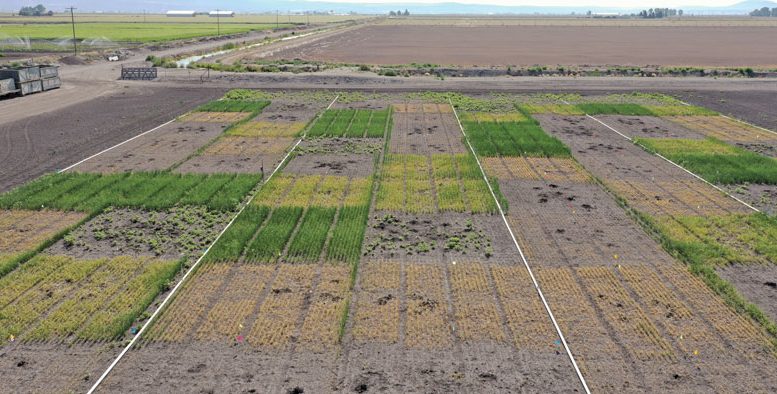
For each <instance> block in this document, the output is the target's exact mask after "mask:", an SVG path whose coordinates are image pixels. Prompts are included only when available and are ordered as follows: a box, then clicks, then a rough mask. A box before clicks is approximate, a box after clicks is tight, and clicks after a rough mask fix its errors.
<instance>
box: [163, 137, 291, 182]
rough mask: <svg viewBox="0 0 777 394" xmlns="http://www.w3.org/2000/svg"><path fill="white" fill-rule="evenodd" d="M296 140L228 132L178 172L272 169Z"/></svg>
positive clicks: (238, 171)
mask: <svg viewBox="0 0 777 394" xmlns="http://www.w3.org/2000/svg"><path fill="white" fill-rule="evenodd" d="M293 144H294V139H293V138H280V137H278V138H263V137H262V138H257V137H240V136H233V135H227V136H224V137H222V138H220V139H219V140H218V141H216V142H214V143H213V144H212V145H210V146H208V147H207V148H206V149H205V150H204V151H203V152H202V153H201V154H199V155H197V156H194V157H192V158H190V159H189V160H187V161H185V162H184V163H182V164H181V165H180V166H178V167H177V168H176V169H175V172H178V173H201V174H216V173H253V174H258V173H260V172H262V169H264V170H265V171H267V172H269V171H272V169H274V168H275V167H276V166H277V165H278V164H279V163H280V161H281V160H282V159H283V158H284V157H285V156H286V152H287V150H288V149H290V147H291V146H292V145H293Z"/></svg>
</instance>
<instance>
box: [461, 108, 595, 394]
mask: <svg viewBox="0 0 777 394" xmlns="http://www.w3.org/2000/svg"><path fill="white" fill-rule="evenodd" d="M448 102H449V103H450V106H451V108H452V109H453V115H454V116H456V122H457V123H458V125H459V130H461V134H462V135H463V136H464V141H465V142H466V143H467V147H468V148H469V150H470V152H472V155H473V156H474V157H475V162H477V164H478V167H479V168H480V174H481V175H482V176H483V180H484V181H485V182H486V186H488V191H489V192H491V197H492V198H493V199H494V202H495V203H496V207H497V209H498V210H499V214H500V215H501V216H502V221H503V222H504V224H505V226H506V227H507V231H508V232H509V233H510V238H512V240H513V244H515V247H516V248H517V249H518V254H520V256H521V260H522V261H523V265H524V267H526V271H528V272H529V277H530V278H531V281H532V284H533V285H534V289H535V290H536V291H537V294H538V295H539V297H540V300H542V305H543V306H544V307H545V311H546V312H547V314H548V317H550V320H551V321H552V322H553V327H554V328H555V330H556V334H558V337H559V339H560V340H561V344H562V345H564V350H565V351H566V353H567V357H569V361H570V362H571V363H572V366H573V367H574V368H575V373H576V374H577V377H578V379H580V384H582V385H583V389H584V390H585V392H586V394H591V390H590V389H589V388H588V383H586V381H585V377H583V373H582V372H581V371H580V367H579V366H578V365H577V361H575V356H573V355H572V350H571V349H570V348H569V344H568V343H567V340H566V338H565V337H564V333H563V332H561V327H560V326H559V325H558V322H557V321H556V317H555V316H554V315H553V311H552V310H551V309H550V305H549V304H548V301H547V300H546V299H545V294H543V293H542V289H541V288H540V284H539V282H537V278H536V277H535V276H534V272H533V271H532V269H531V267H530V266H529V262H528V261H527V260H526V256H525V255H524V254H523V249H521V245H519V244H518V240H517V239H516V238H515V234H514V233H513V229H512V228H511V227H510V223H509V222H508V221H507V217H506V216H505V212H504V210H503V209H502V204H500V203H499V199H498V198H497V197H496V193H494V189H493V188H492V187H491V183H490V182H489V181H488V176H487V175H486V171H485V170H484V169H483V166H482V165H481V164H480V159H479V158H478V155H477V154H476V153H475V149H474V148H473V147H472V144H470V142H469V137H467V133H466V132H465V131H464V126H462V124H461V119H459V114H458V112H457V111H456V107H454V106H453V101H452V100H451V99H448Z"/></svg>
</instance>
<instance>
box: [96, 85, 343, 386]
mask: <svg viewBox="0 0 777 394" xmlns="http://www.w3.org/2000/svg"><path fill="white" fill-rule="evenodd" d="M339 97H340V96H339V95H338V96H336V97H335V98H334V100H332V102H331V103H330V104H329V106H328V107H327V108H326V109H330V108H332V105H334V104H335V102H336V101H337V99H338V98H339ZM322 113H323V112H322ZM318 117H320V115H319V116H318ZM318 117H316V119H318ZM306 136H307V130H305V134H303V135H302V136H301V137H300V138H299V139H298V140H297V143H296V144H294V146H292V147H291V149H290V150H289V152H288V153H286V156H284V157H283V160H281V162H280V163H278V165H277V166H276V167H275V169H274V170H273V172H272V173H271V174H270V176H268V177H267V179H266V180H265V181H264V182H263V183H264V184H266V183H267V182H269V181H270V179H272V177H273V176H274V175H275V173H276V172H278V171H279V170H280V169H281V167H283V165H284V163H286V160H288V159H289V157H290V156H291V154H292V153H293V152H294V150H295V149H297V146H299V144H300V143H302V141H303V140H304V139H305V137H306ZM260 190H261V188H260ZM257 194H258V191H257V193H254V195H252V196H251V198H250V199H249V200H248V201H247V202H246V203H245V204H243V206H241V207H240V209H239V210H238V211H237V214H235V216H234V217H232V220H230V221H229V223H227V226H226V227H224V229H223V230H221V232H220V233H219V235H218V236H217V237H216V239H214V240H213V242H212V243H211V244H210V245H209V246H208V248H207V249H205V252H204V253H203V254H202V256H200V258H199V259H197V261H196V262H195V263H194V264H192V266H191V267H190V268H189V270H188V271H186V273H185V274H184V275H183V277H182V278H181V280H179V281H178V283H177V284H176V285H175V287H173V289H172V290H171V291H170V293H168V294H167V297H165V299H164V300H163V301H162V303H161V304H159V307H158V308H156V310H155V311H154V313H152V314H151V316H150V317H149V318H148V320H147V321H146V323H145V324H143V327H141V328H140V331H138V333H137V334H135V336H134V337H133V338H132V340H131V341H130V342H129V344H127V346H125V347H124V349H122V351H121V353H119V355H118V356H116V358H115V359H114V360H113V362H112V363H111V364H110V365H109V366H108V368H107V369H106V370H105V371H104V372H103V373H102V375H100V378H99V379H97V380H96V381H95V382H94V384H93V385H92V387H91V388H90V389H89V391H87V394H92V393H94V392H95V390H97V388H98V387H99V386H100V384H101V383H102V382H103V381H104V380H105V378H106V377H108V374H110V373H111V371H113V368H115V367H116V365H117V364H118V363H119V361H121V359H122V358H123V357H124V355H125V354H126V353H127V352H128V351H129V350H130V349H131V348H132V347H133V346H135V343H136V342H137V341H138V339H140V337H141V336H142V335H143V333H144V332H145V331H146V329H147V328H148V327H149V326H151V323H152V322H153V321H154V319H155V318H156V317H157V316H158V315H159V313H160V312H161V311H162V310H163V309H164V308H165V306H166V305H167V303H168V302H170V300H171V299H172V298H173V296H174V295H175V293H176V292H178V289H180V288H181V286H182V285H183V283H184V282H186V279H188V278H189V276H190V275H191V274H192V272H194V269H195V268H197V266H199V265H200V263H201V262H202V260H203V259H204V258H205V256H207V255H208V252H210V250H211V248H213V246H215V245H216V243H217V242H218V241H219V239H221V237H222V236H223V235H224V233H226V232H227V230H229V228H230V227H231V226H232V224H233V223H234V222H235V220H237V218H238V217H239V216H240V214H241V213H243V211H244V210H245V209H246V207H247V206H248V205H250V204H251V201H253V200H254V198H255V197H256V195H257Z"/></svg>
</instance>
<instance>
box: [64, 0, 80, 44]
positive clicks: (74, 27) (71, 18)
mask: <svg viewBox="0 0 777 394" xmlns="http://www.w3.org/2000/svg"><path fill="white" fill-rule="evenodd" d="M65 9H66V10H70V23H71V24H72V25H73V56H76V55H78V47H77V46H76V17H75V15H74V14H73V10H75V9H76V8H75V7H70V8H65Z"/></svg>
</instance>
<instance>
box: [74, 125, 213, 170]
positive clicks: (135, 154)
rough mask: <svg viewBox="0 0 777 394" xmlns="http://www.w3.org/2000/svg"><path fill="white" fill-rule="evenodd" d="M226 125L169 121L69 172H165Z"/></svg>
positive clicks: (209, 139)
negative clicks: (167, 123) (165, 124)
mask: <svg viewBox="0 0 777 394" xmlns="http://www.w3.org/2000/svg"><path fill="white" fill-rule="evenodd" d="M225 127H226V124H224V125H220V124H217V123H203V122H199V123H190V122H173V123H171V124H169V125H167V126H164V127H162V128H160V129H158V130H155V131H153V132H151V133H149V134H147V135H145V136H143V137H140V138H138V139H135V140H133V141H130V142H128V143H126V144H124V145H121V146H119V147H117V148H115V149H112V150H110V151H108V152H105V153H103V154H102V155H100V156H97V157H95V158H92V159H90V160H87V161H86V162H84V163H82V164H79V165H78V166H76V167H75V168H74V169H73V171H81V172H96V173H119V172H124V171H155V170H166V169H169V168H170V167H172V166H174V165H175V164H177V163H179V162H181V161H183V160H186V158H187V157H189V156H190V155H192V154H194V153H195V152H196V151H197V150H198V149H200V148H201V147H203V146H205V145H206V144H207V143H208V142H209V141H211V140H213V139H214V138H216V137H218V136H219V135H221V133H222V132H223V131H224V128H225Z"/></svg>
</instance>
